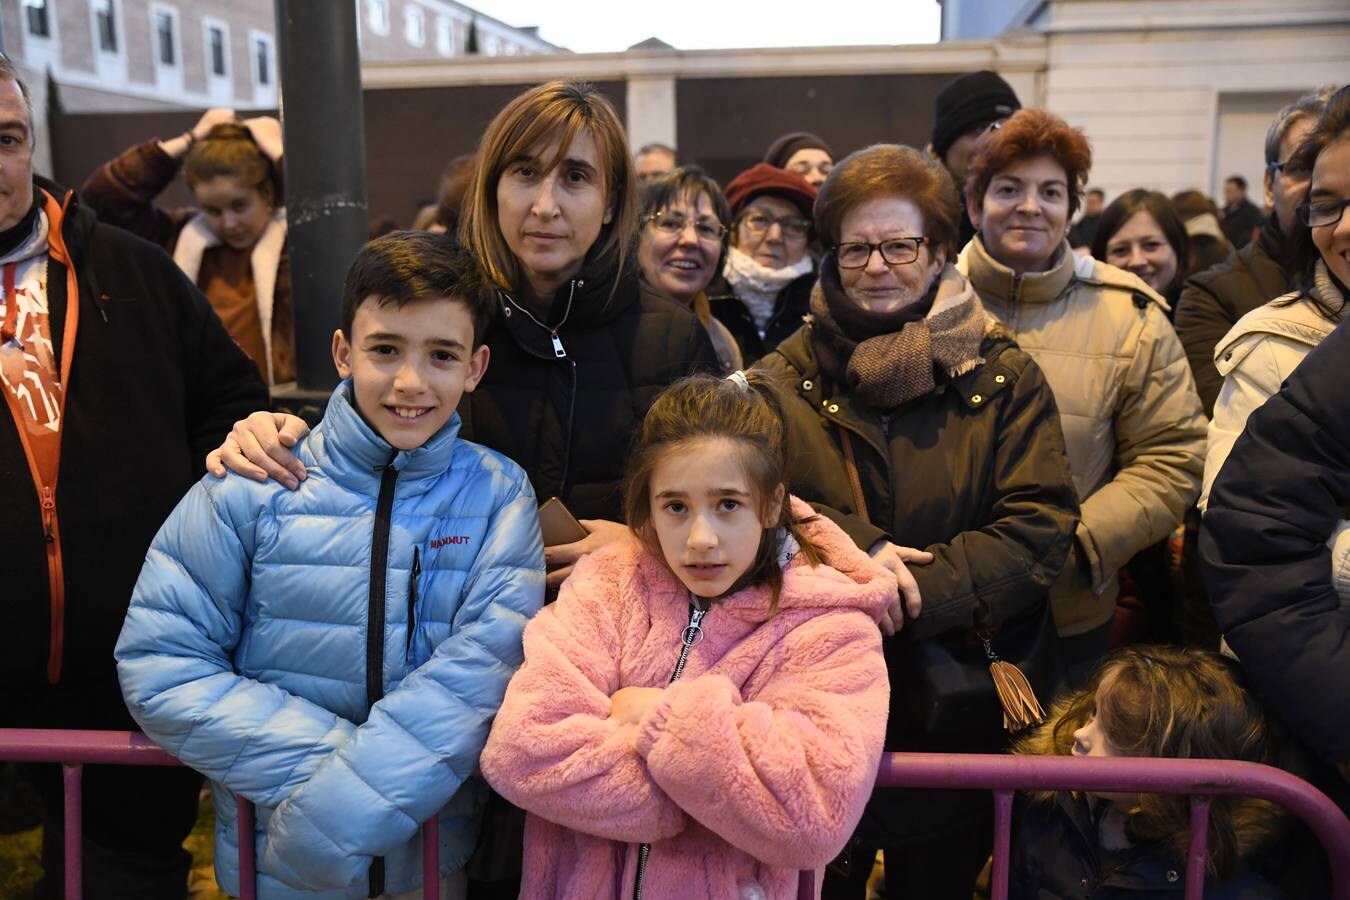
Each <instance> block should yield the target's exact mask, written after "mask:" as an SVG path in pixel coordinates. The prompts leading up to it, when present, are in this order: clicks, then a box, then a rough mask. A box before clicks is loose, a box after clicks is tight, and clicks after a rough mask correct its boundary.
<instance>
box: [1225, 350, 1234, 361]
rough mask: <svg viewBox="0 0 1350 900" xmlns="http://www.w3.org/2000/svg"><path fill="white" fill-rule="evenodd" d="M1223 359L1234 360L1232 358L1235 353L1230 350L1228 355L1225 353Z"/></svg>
mask: <svg viewBox="0 0 1350 900" xmlns="http://www.w3.org/2000/svg"><path fill="white" fill-rule="evenodd" d="M1223 358H1224V359H1225V360H1228V359H1232V358H1233V351H1232V350H1229V351H1228V352H1227V353H1225V354H1224V355H1223Z"/></svg>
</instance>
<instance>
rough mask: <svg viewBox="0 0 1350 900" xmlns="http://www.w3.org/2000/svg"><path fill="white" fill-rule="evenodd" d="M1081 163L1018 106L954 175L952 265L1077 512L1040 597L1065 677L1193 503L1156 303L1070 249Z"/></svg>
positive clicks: (1048, 119) (1188, 400)
mask: <svg viewBox="0 0 1350 900" xmlns="http://www.w3.org/2000/svg"><path fill="white" fill-rule="evenodd" d="M1091 166H1092V150H1091V148H1090V146H1089V145H1088V142H1087V139H1086V138H1085V137H1084V136H1083V135H1082V133H1081V132H1079V131H1077V130H1075V129H1073V128H1070V127H1069V126H1068V125H1067V124H1066V123H1065V122H1064V120H1063V119H1060V118H1059V117H1058V116H1055V115H1053V114H1051V113H1048V112H1046V111H1044V110H1039V109H1023V110H1019V111H1018V112H1016V113H1014V114H1013V116H1012V117H1011V118H1010V119H1008V120H1007V121H1006V122H1004V123H1003V125H1002V127H1001V128H998V129H995V130H992V131H989V132H987V133H986V134H985V135H984V136H983V137H982V138H980V142H979V144H978V145H977V146H976V149H975V154H974V156H973V158H972V159H971V165H970V175H969V180H968V181H967V183H966V206H967V209H968V211H969V212H970V218H971V221H972V222H974V223H975V225H976V227H977V228H978V229H979V233H978V234H977V235H976V236H975V237H974V238H973V239H972V240H971V242H970V243H969V244H967V245H966V248H965V249H964V250H962V251H961V258H960V259H959V260H958V262H957V267H958V268H959V269H961V271H962V272H964V273H965V274H966V275H967V276H968V277H969V278H970V280H971V283H972V284H974V286H975V290H977V291H978V292H979V294H980V299H981V300H983V301H984V304H985V308H986V309H987V310H988V311H989V312H990V313H991V314H992V315H993V316H995V317H996V318H997V319H998V320H999V321H1001V322H1003V323H1004V324H1005V325H1006V326H1007V327H1008V328H1009V329H1010V330H1011V331H1012V332H1013V334H1014V336H1015V337H1016V339H1017V343H1018V345H1019V346H1020V347H1022V348H1023V349H1024V350H1026V351H1027V353H1029V354H1030V355H1031V357H1032V359H1034V360H1036V362H1037V363H1038V364H1039V365H1040V367H1041V368H1042V369H1043V370H1044V371H1045V377H1046V378H1047V380H1049V382H1050V386H1051V388H1053V389H1054V392H1055V401H1056V403H1057V405H1058V406H1059V412H1060V418H1061V420H1062V422H1063V424H1064V438H1065V441H1066V443H1067V445H1068V452H1069V465H1070V466H1071V467H1072V469H1073V474H1074V482H1075V484H1076V485H1077V488H1078V496H1079V500H1080V501H1081V502H1082V505H1083V513H1082V520H1081V521H1080V522H1079V525H1078V535H1077V538H1078V539H1077V540H1076V541H1075V542H1074V546H1073V554H1072V556H1071V560H1070V563H1069V564H1068V565H1066V566H1065V567H1064V573H1063V575H1062V576H1061V578H1060V580H1059V582H1058V583H1057V584H1056V585H1055V587H1054V589H1053V590H1052V591H1051V595H1050V596H1051V602H1052V605H1053V606H1054V610H1055V621H1056V623H1057V624H1058V626H1059V633H1060V635H1061V636H1062V637H1064V638H1065V650H1066V658H1067V660H1068V663H1069V675H1070V679H1071V680H1073V681H1075V683H1076V684H1079V683H1081V682H1082V681H1083V680H1084V679H1086V677H1087V675H1088V674H1090V672H1091V671H1092V669H1093V668H1094V667H1095V665H1096V664H1097V662H1098V661H1099V660H1100V659H1101V656H1102V654H1103V653H1104V652H1105V651H1106V647H1107V644H1108V642H1109V640H1110V637H1111V624H1112V620H1113V618H1114V611H1115V602H1116V595H1117V593H1118V590H1119V585H1118V582H1117V573H1118V572H1119V571H1120V568H1121V566H1123V565H1124V564H1125V562H1126V561H1127V560H1129V559H1131V558H1132V557H1134V555H1135V554H1137V553H1138V552H1139V551H1140V550H1143V549H1144V548H1145V547H1148V546H1151V545H1153V544H1156V543H1157V542H1158V541H1160V540H1162V539H1163V538H1165V537H1166V536H1167V535H1168V534H1170V533H1171V532H1172V530H1173V529H1174V528H1176V526H1177V524H1178V523H1180V522H1181V519H1182V516H1183V515H1184V514H1185V512H1186V509H1187V508H1188V507H1190V505H1191V504H1192V503H1194V502H1195V496H1196V493H1197V492H1198V490H1199V481H1200V472H1201V469H1202V460H1203V456H1204V440H1205V431H1204V427H1205V420H1204V415H1203V413H1202V412H1201V411H1200V398H1199V397H1198V396H1197V395H1196V393H1195V383H1194V381H1193V380H1192V378H1191V372H1190V367H1189V366H1188V365H1187V364H1186V358H1185V355H1184V354H1183V352H1182V348H1181V343H1180V341H1178V340H1177V336H1176V332H1174V331H1173V330H1172V326H1171V324H1170V323H1169V322H1168V321H1167V315H1166V312H1165V307H1166V303H1165V302H1164V301H1163V299H1162V298H1161V297H1160V296H1159V295H1158V294H1157V293H1156V292H1155V291H1154V290H1153V289H1152V288H1150V287H1149V286H1148V285H1146V284H1144V282H1143V281H1141V280H1140V279H1139V278H1138V277H1137V276H1135V275H1132V274H1130V273H1129V272H1124V271H1122V270H1120V269H1117V268H1116V267H1115V266H1112V265H1109V264H1107V263H1103V262H1099V261H1098V260H1096V259H1093V258H1092V257H1090V256H1089V257H1081V258H1080V257H1076V256H1075V255H1074V253H1073V251H1072V250H1071V249H1070V248H1069V243H1068V241H1067V240H1066V235H1067V232H1068V227H1069V220H1070V218H1071V217H1072V216H1073V213H1074V211H1075V210H1076V209H1077V208H1078V203H1079V200H1080V198H1081V197H1082V192H1083V186H1084V183H1085V182H1086V180H1087V175H1088V170H1089V169H1090V168H1091Z"/></svg>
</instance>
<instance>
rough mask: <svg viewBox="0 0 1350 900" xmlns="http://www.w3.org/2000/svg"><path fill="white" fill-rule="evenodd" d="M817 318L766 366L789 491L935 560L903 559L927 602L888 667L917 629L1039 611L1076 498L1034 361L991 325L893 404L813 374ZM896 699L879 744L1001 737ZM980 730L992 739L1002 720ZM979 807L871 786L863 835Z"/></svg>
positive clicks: (931, 830)
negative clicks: (917, 730)
mask: <svg viewBox="0 0 1350 900" xmlns="http://www.w3.org/2000/svg"><path fill="white" fill-rule="evenodd" d="M811 328H812V326H811V325H810V324H808V325H806V326H804V327H802V328H801V329H800V330H799V331H798V332H797V333H796V334H794V335H793V336H792V337H790V338H788V339H787V340H786V341H784V342H783V343H782V344H780V345H779V347H778V349H777V350H776V351H775V352H773V353H771V354H769V356H767V357H765V359H764V360H763V361H762V362H761V363H760V368H761V369H762V370H763V371H765V372H767V373H769V374H770V375H771V376H773V377H774V378H775V380H776V381H777V382H778V383H779V384H780V386H781V388H782V391H783V394H784V404H785V414H786V418H787V424H788V451H789V455H788V470H789V482H790V485H789V486H790V488H791V490H792V493H794V494H796V495H797V496H799V497H801V498H802V499H804V500H806V501H808V502H811V503H812V504H813V505H815V506H816V508H817V510H819V511H820V512H821V513H822V514H824V515H827V516H828V517H830V518H831V519H833V520H834V521H836V522H838V523H839V525H840V526H841V527H843V528H844V530H845V531H846V532H847V533H848V534H849V536H850V537H852V538H853V540H854V541H855V543H857V545H858V546H859V547H862V548H864V549H868V548H870V547H871V546H872V545H873V544H875V543H876V542H877V541H878V540H880V539H882V538H886V539H888V540H891V541H893V542H895V543H897V544H900V545H902V546H908V547H917V548H920V549H925V550H929V551H931V552H932V553H933V555H934V557H935V559H934V561H933V562H932V563H931V564H929V565H926V566H913V567H911V569H910V571H911V572H912V573H913V574H914V577H915V580H916V581H917V582H918V584H919V590H920V593H921V595H922V597H923V603H924V607H923V612H922V613H921V614H920V615H919V617H918V618H917V619H913V620H909V621H907V622H906V623H905V626H904V629H903V630H902V631H901V632H900V634H899V635H897V636H895V637H893V638H888V639H886V641H885V652H886V656H887V665H888V668H889V669H890V671H891V672H892V677H893V679H895V678H896V677H898V673H900V672H902V671H903V670H904V669H905V668H907V667H906V666H905V665H904V657H905V656H906V655H907V654H910V653H912V652H913V649H912V647H913V642H914V641H915V640H916V639H922V638H929V637H932V636H935V635H938V634H943V633H949V632H953V631H957V632H962V631H965V630H967V629H970V628H972V627H973V626H975V625H976V624H979V625H984V626H997V625H1001V624H1003V623H1006V622H1012V621H1014V620H1018V619H1025V618H1026V617H1028V616H1035V615H1038V614H1039V612H1040V611H1041V610H1043V605H1044V604H1045V603H1046V602H1047V601H1046V598H1047V595H1048V592H1049V589H1050V586H1051V585H1052V584H1053V583H1054V581H1055V579H1056V577H1058V575H1059V573H1060V570H1061V568H1062V567H1063V566H1064V563H1065V559H1066V558H1067V556H1068V553H1069V548H1070V546H1071V545H1072V543H1073V540H1074V532H1075V529H1076V528H1077V525H1078V495H1077V493H1076V492H1075V490H1074V487H1073V480H1072V476H1071V475H1070V473H1069V464H1068V460H1067V458H1066V456H1065V451H1064V438H1063V435H1062V433H1061V431H1060V424H1059V415H1058V412H1057V411H1056V408H1055V399H1054V395H1053V393H1052V392H1051V391H1050V387H1049V385H1048V384H1047V382H1046V380H1045V376H1044V375H1043V374H1042V373H1041V370H1040V369H1039V368H1037V366H1036V364H1035V363H1034V362H1033V361H1032V360H1031V357H1029V356H1028V355H1027V354H1026V353H1024V352H1023V351H1022V350H1021V349H1019V348H1018V347H1017V345H1016V344H1015V343H1014V342H1013V341H1012V339H1011V338H1010V337H1009V336H1008V335H1007V334H1006V332H1002V331H1001V329H1000V330H998V331H996V332H994V333H991V334H990V335H988V336H986V338H985V340H984V344H983V346H982V347H981V355H982V356H983V357H984V359H985V362H984V363H983V364H982V365H980V366H978V367H977V368H976V369H975V370H974V371H972V372H969V373H967V374H965V375H962V376H960V377H958V378H956V379H954V380H950V381H948V380H946V379H944V378H941V377H939V382H938V385H937V387H936V389H935V390H934V391H933V392H932V393H931V394H928V395H926V396H924V397H920V398H919V399H917V400H914V401H912V402H910V403H908V404H906V405H904V406H902V407H900V408H899V409H897V410H894V411H893V412H892V413H891V414H890V415H889V416H887V415H883V414H882V413H880V412H878V411H877V410H874V409H870V408H868V407H867V406H865V405H864V404H862V403H861V402H860V401H858V400H857V399H856V398H855V397H853V396H852V395H850V394H848V393H845V392H840V391H836V389H835V386H834V385H832V384H830V383H829V382H828V379H826V378H823V377H822V373H821V371H820V366H819V363H818V362H817V361H816V358H815V354H814V351H813V349H812V346H811ZM839 429H847V430H848V432H849V434H850V437H851V444H852V446H853V451H854V456H855V459H856V461H857V466H858V470H859V478H860V481H861V483H862V490H863V497H864V499H865V501H866V504H867V516H868V517H870V521H869V519H868V518H862V517H859V516H857V515H855V513H856V512H857V510H856V509H855V503H854V500H853V492H852V489H851V487H850V483H849V478H848V474H847V469H846V466H845V462H844V456H843V450H842V445H841V443H840V440H839ZM904 698H905V692H904V691H903V690H901V689H900V688H899V686H898V685H896V684H893V685H892V691H891V703H892V710H891V716H890V722H889V724H888V728H887V732H888V733H887V738H886V749H888V750H931V751H966V752H996V751H998V750H1000V749H1002V747H1001V746H1000V745H999V743H997V740H996V738H994V739H991V740H990V742H989V743H985V744H982V745H980V746H951V745H949V744H948V743H946V742H943V741H939V740H935V739H933V738H930V737H929V736H927V735H923V734H914V733H908V732H907V731H906V727H905V723H906V722H907V721H908V720H910V719H911V716H909V715H908V713H907V711H906V710H904V709H903V706H902V705H903V703H904V702H905V700H904ZM1043 699H1047V700H1048V698H1043ZM990 733H991V734H993V735H995V736H997V735H998V733H999V728H998V723H997V721H995V722H993V724H992V727H991V729H990ZM987 807H988V797H987V796H981V795H980V794H978V793H974V792H966V793H947V792H939V791H929V792H915V791H908V792H906V791H878V792H877V795H876V798H875V799H874V801H873V803H872V805H870V806H869V809H868V814H867V815H866V816H865V817H864V821H863V825H862V828H861V831H860V833H862V834H864V835H866V836H867V837H870V838H873V839H877V840H879V841H880V844H876V845H884V844H886V843H887V842H888V841H889V843H890V844H892V845H895V844H897V843H900V842H902V841H903V839H904V838H905V837H910V836H915V835H920V834H924V835H935V834H938V833H940V832H941V831H942V830H943V828H944V827H947V826H950V824H951V823H952V822H954V821H956V820H963V819H964V820H969V819H970V818H972V817H974V816H976V815H978V814H979V811H980V810H983V809H986V808H987ZM869 831H870V832H871V834H870V835H869V834H867V833H868V832H869Z"/></svg>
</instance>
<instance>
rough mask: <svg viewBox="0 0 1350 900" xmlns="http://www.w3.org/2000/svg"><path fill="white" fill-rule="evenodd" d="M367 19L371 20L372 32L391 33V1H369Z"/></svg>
mask: <svg viewBox="0 0 1350 900" xmlns="http://www.w3.org/2000/svg"><path fill="white" fill-rule="evenodd" d="M366 18H367V19H369V20H370V30H371V31H373V32H375V33H376V34H388V33H389V0H368V2H367V3H366Z"/></svg>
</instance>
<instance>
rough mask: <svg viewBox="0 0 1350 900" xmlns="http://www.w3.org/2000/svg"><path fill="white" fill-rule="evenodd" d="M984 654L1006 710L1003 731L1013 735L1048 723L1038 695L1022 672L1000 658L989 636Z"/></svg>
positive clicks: (983, 638) (986, 639) (1000, 701)
mask: <svg viewBox="0 0 1350 900" xmlns="http://www.w3.org/2000/svg"><path fill="white" fill-rule="evenodd" d="M980 639H981V640H982V641H983V642H984V653H985V655H986V656H988V657H989V675H990V677H992V678H993V679H994V691H995V692H996V693H997V694H998V702H999V704H1000V705H1001V706H1002V707H1003V727H1004V729H1005V730H1007V731H1008V732H1009V733H1011V734H1015V733H1017V732H1019V731H1021V730H1022V729H1023V728H1028V727H1030V726H1032V725H1039V724H1040V723H1041V722H1042V721H1044V719H1045V710H1044V709H1042V708H1041V704H1040V701H1039V700H1037V699H1036V692H1035V691H1034V690H1032V688H1031V683H1030V682H1029V681H1027V676H1025V675H1023V674H1022V670H1021V669H1019V668H1017V666H1015V665H1013V664H1012V663H1010V662H1006V661H1004V660H1001V659H999V658H998V654H996V653H995V652H994V648H993V647H992V646H991V645H990V643H989V637H988V636H987V635H980Z"/></svg>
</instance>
